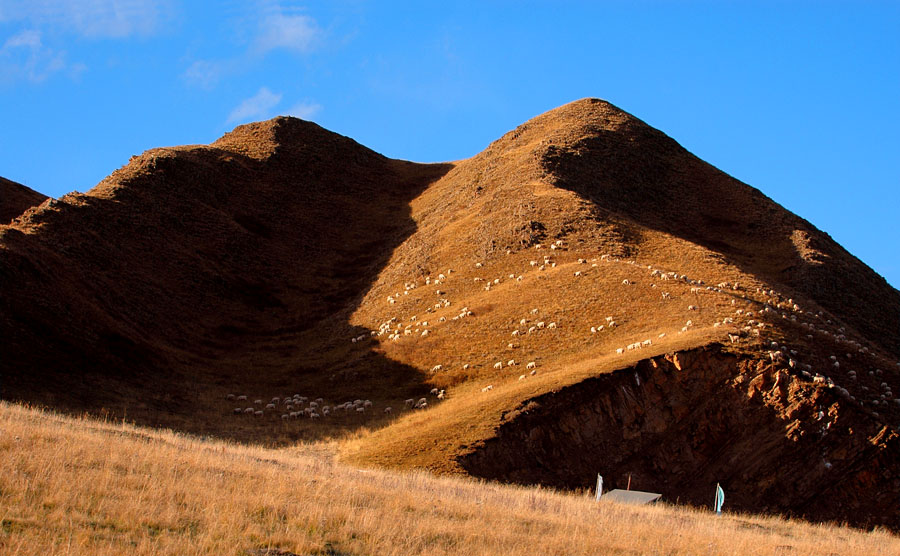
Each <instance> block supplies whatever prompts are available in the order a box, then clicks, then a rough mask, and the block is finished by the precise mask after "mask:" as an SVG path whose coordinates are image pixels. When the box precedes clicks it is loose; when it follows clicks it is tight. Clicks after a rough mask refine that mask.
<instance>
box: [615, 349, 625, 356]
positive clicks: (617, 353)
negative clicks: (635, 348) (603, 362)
mask: <svg viewBox="0 0 900 556" xmlns="http://www.w3.org/2000/svg"><path fill="white" fill-rule="evenodd" d="M623 353H625V349H624V348H616V355H622V354H623Z"/></svg>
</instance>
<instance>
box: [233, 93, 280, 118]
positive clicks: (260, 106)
mask: <svg viewBox="0 0 900 556" xmlns="http://www.w3.org/2000/svg"><path fill="white" fill-rule="evenodd" d="M281 97H282V95H281V93H277V94H276V93H273V92H272V91H270V90H269V89H268V87H262V88H260V89H259V92H257V93H256V94H255V95H253V96H252V97H250V98H248V99H245V100H244V101H243V102H241V103H240V104H239V105H237V107H236V108H235V109H234V110H232V111H231V113H230V114H229V115H228V120H227V122H226V123H228V124H235V123H245V122H248V121H253V120H262V119H265V118H266V117H267V116H269V115H271V113H272V109H273V108H275V107H276V106H278V103H280V102H281Z"/></svg>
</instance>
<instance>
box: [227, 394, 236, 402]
mask: <svg viewBox="0 0 900 556" xmlns="http://www.w3.org/2000/svg"><path fill="white" fill-rule="evenodd" d="M234 397H235V396H234V394H228V395H227V396H225V399H226V400H229V401H230V400H233V399H234Z"/></svg>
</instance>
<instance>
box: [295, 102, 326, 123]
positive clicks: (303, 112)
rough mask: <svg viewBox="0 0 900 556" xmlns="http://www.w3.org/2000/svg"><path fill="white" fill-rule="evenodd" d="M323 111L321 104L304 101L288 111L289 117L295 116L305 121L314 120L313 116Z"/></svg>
mask: <svg viewBox="0 0 900 556" xmlns="http://www.w3.org/2000/svg"><path fill="white" fill-rule="evenodd" d="M321 111H322V105H321V104H317V103H315V102H307V101H303V102H298V103H297V104H295V105H293V106H291V108H290V109H289V110H288V111H287V115H288V116H294V117H295V118H301V119H303V120H312V119H313V116H315V115H316V114H318V113H319V112H321Z"/></svg>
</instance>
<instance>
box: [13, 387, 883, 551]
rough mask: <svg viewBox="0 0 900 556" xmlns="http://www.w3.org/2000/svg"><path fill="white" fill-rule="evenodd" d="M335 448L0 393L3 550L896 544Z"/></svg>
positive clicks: (834, 529) (871, 547) (874, 547)
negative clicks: (234, 437) (63, 409)
mask: <svg viewBox="0 0 900 556" xmlns="http://www.w3.org/2000/svg"><path fill="white" fill-rule="evenodd" d="M334 448H335V447H334V446H333V445H327V444H313V445H306V446H298V447H294V448H284V449H277V450H274V449H267V448H263V447H256V446H244V445H237V444H231V443H224V442H219V441H214V440H201V439H198V438H195V437H189V436H184V435H180V434H177V433H173V432H171V431H156V430H151V429H144V428H139V427H134V426H131V425H127V424H121V423H110V422H101V421H97V420H92V419H73V418H69V417H62V416H59V415H57V414H54V413H50V412H46V411H40V410H35V409H30V408H25V407H22V406H17V405H11V404H7V403H3V402H0V554H4V555H13V554H15V555H20V554H21V555H27V554H42V555H43V554H90V555H102V554H116V555H121V554H129V555H140V554H223V555H224V554H235V555H237V554H245V553H247V552H248V551H254V553H256V554H260V553H265V550H263V551H257V550H258V549H266V548H271V549H273V550H272V551H271V552H270V553H271V554H278V553H279V552H277V551H276V550H274V549H279V550H283V551H288V552H290V553H296V554H344V555H350V554H380V555H389V554H504V555H507V554H509V555H514V554H749V555H756V554H758V555H762V554H766V555H770V554H791V555H800V554H822V555H825V554H884V555H888V554H898V553H900V538H898V537H896V536H894V535H892V534H891V533H889V532H886V531H883V530H876V531H874V532H864V531H859V530H855V529H850V528H846V527H840V526H831V525H810V524H807V523H803V522H799V521H791V520H785V519H781V518H774V517H756V516H747V515H728V514H726V515H723V516H722V517H716V516H715V515H712V514H711V513H710V512H708V511H705V510H692V509H685V508H676V507H668V506H653V507H651V506H645V507H631V506H624V505H619V504H616V503H612V502H604V503H596V502H594V501H593V500H592V499H591V498H589V497H587V496H581V495H574V494H564V493H558V492H553V491H548V490H545V489H538V488H524V487H517V486H503V485H496V484H490V483H485V482H481V481H477V480H471V479H465V478H458V477H434V476H430V475H428V474H425V473H421V472H393V471H380V470H370V469H357V468H353V467H349V466H345V465H342V464H340V463H337V462H336V461H335V458H334V457H333V453H334ZM726 509H727V507H726Z"/></svg>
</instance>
